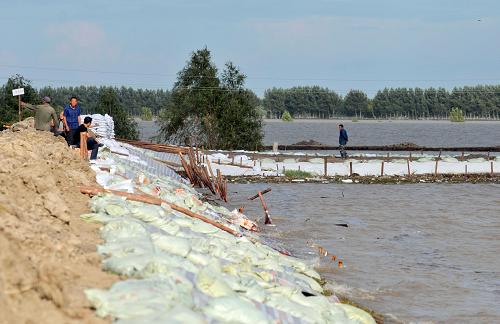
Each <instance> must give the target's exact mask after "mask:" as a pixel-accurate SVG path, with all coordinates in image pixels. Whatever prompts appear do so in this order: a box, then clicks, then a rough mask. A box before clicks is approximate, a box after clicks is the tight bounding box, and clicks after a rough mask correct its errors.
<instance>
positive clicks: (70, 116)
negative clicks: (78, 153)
mask: <svg viewBox="0 0 500 324" xmlns="http://www.w3.org/2000/svg"><path fill="white" fill-rule="evenodd" d="M80 115H81V111H80V106H79V105H78V99H77V98H76V97H74V96H73V97H71V99H70V101H69V104H68V105H66V106H65V107H64V120H63V121H64V126H65V127H66V130H67V131H68V137H67V138H68V144H69V145H75V143H73V138H74V137H75V133H78V132H77V129H78V126H79V125H80V122H81V118H80Z"/></svg>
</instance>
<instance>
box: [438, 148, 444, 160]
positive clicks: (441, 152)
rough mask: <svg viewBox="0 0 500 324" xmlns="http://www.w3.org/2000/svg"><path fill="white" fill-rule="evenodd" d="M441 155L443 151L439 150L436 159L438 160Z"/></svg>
mask: <svg viewBox="0 0 500 324" xmlns="http://www.w3.org/2000/svg"><path fill="white" fill-rule="evenodd" d="M441 153H443V151H442V150H439V155H438V159H440V158H441Z"/></svg>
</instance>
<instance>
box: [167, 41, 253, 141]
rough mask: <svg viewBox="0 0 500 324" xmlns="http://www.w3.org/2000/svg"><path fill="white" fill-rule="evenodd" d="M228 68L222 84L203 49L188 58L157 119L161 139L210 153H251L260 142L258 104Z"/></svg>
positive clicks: (229, 65) (238, 74)
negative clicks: (217, 150)
mask: <svg viewBox="0 0 500 324" xmlns="http://www.w3.org/2000/svg"><path fill="white" fill-rule="evenodd" d="M245 79H246V76H245V75H244V74H242V73H241V72H240V71H239V69H238V68H237V67H236V66H234V64H233V63H231V62H229V63H227V64H226V66H225V69H224V71H223V72H222V74H221V76H220V78H219V76H218V73H217V67H216V66H215V64H214V63H213V62H212V60H211V55H210V51H209V50H208V49H207V48H203V49H201V50H197V51H195V52H193V53H192V54H191V57H190V59H189V60H188V61H187V62H186V66H185V67H184V68H183V69H182V70H181V71H180V72H179V73H178V77H177V81H176V82H175V84H174V87H173V89H172V92H171V99H170V101H169V103H168V105H167V107H166V109H163V110H162V111H161V113H160V116H159V123H160V139H163V140H166V141H169V142H172V143H186V144H197V145H200V146H201V145H203V146H206V147H208V148H223V149H234V148H255V145H257V146H260V145H261V141H262V134H261V129H262V120H261V116H260V114H259V111H258V109H257V106H258V103H259V100H258V99H256V96H255V94H254V93H253V92H251V91H250V90H247V89H245V87H244V82H245Z"/></svg>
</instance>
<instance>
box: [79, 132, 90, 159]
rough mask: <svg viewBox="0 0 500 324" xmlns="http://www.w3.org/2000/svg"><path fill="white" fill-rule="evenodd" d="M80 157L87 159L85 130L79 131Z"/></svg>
mask: <svg viewBox="0 0 500 324" xmlns="http://www.w3.org/2000/svg"><path fill="white" fill-rule="evenodd" d="M80 157H81V158H82V160H88V158H89V152H88V149H87V132H81V133H80Z"/></svg>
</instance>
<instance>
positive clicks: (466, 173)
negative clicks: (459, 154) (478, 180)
mask: <svg viewBox="0 0 500 324" xmlns="http://www.w3.org/2000/svg"><path fill="white" fill-rule="evenodd" d="M465 175H467V164H466V165H465Z"/></svg>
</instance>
